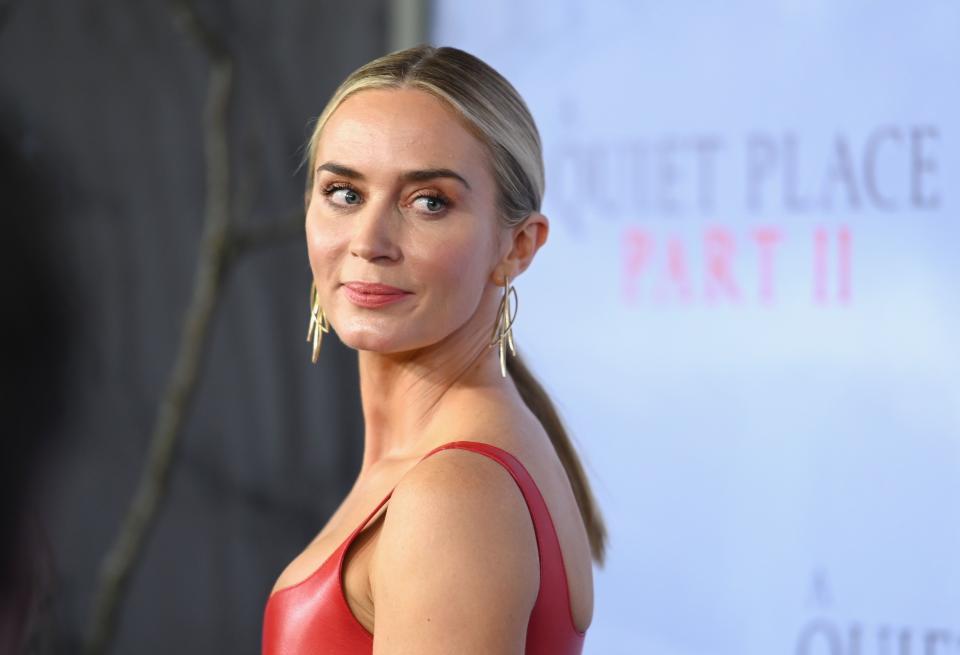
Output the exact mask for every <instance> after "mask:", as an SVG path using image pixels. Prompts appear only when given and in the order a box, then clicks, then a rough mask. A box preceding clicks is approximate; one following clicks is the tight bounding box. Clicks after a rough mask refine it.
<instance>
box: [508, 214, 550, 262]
mask: <svg viewBox="0 0 960 655" xmlns="http://www.w3.org/2000/svg"><path fill="white" fill-rule="evenodd" d="M549 232H550V221H549V220H548V219H547V217H546V216H544V215H543V214H541V213H540V212H536V211H535V212H530V215H529V216H527V218H525V219H524V221H523V223H521V224H520V225H518V226H517V227H515V228H513V243H512V246H511V249H510V252H509V253H508V254H507V258H506V262H507V263H508V265H509V268H510V270H512V274H511V276H510V277H511V278H513V277H516V276H517V275H519V274H520V273H522V272H523V271H525V270H526V269H527V267H528V266H529V265H530V262H532V261H533V257H534V255H536V254H537V251H538V250H539V249H540V247H541V246H542V245H543V244H544V243H546V242H547V235H548V234H549Z"/></svg>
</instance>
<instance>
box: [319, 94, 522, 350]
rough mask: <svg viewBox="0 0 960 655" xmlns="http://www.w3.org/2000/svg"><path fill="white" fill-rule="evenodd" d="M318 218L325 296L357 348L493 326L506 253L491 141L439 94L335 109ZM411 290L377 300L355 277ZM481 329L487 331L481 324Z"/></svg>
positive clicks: (356, 98)
mask: <svg viewBox="0 0 960 655" xmlns="http://www.w3.org/2000/svg"><path fill="white" fill-rule="evenodd" d="M313 166H314V184H313V189H312V190H311V191H310V192H309V196H308V201H309V205H308V208H307V214H306V234H307V249H308V254H309V258H310V268H311V269H312V271H313V276H314V280H315V281H316V284H317V289H318V293H319V302H320V305H321V307H322V308H323V310H324V313H325V314H326V316H327V318H328V320H329V321H330V323H331V325H332V327H333V329H334V330H335V331H336V333H337V335H338V336H339V337H340V339H341V341H343V342H344V343H345V344H346V345H348V346H349V347H351V348H356V349H359V350H373V351H378V352H383V353H395V352H404V351H409V350H414V349H417V348H422V347H424V346H429V345H431V344H434V343H436V342H438V341H440V340H442V339H444V338H445V337H447V336H449V335H450V334H451V333H453V332H455V331H457V330H460V329H461V328H465V330H464V331H465V332H466V333H473V332H474V330H471V329H470V327H471V326H473V327H476V328H477V330H476V331H475V332H476V334H483V333H485V334H486V335H487V338H488V339H489V335H490V334H491V333H492V330H493V324H494V321H495V312H496V302H497V295H496V293H497V290H498V287H497V286H496V284H497V282H502V278H501V277H500V276H498V275H496V276H495V274H494V267H495V265H496V264H497V261H498V259H499V258H500V257H501V256H502V255H503V254H505V253H501V252H499V241H498V238H497V235H498V232H499V230H500V229H501V228H500V226H499V224H498V223H497V219H496V189H495V183H494V179H493V176H492V174H491V172H490V170H489V164H488V159H487V153H486V151H485V149H484V146H483V145H482V144H481V143H480V141H478V140H477V139H476V137H474V136H473V135H472V134H471V133H470V132H469V131H468V130H467V129H466V128H465V127H464V126H463V124H462V123H461V122H460V119H459V118H458V116H457V115H456V114H455V113H454V111H453V110H452V109H451V108H449V107H448V106H447V105H446V104H444V103H443V102H442V101H441V100H439V99H437V98H436V97H434V96H432V95H430V94H428V93H426V92H424V91H419V90H413V89H367V90H363V91H359V92H356V93H354V94H353V95H351V96H349V97H348V98H347V99H346V100H345V101H343V102H342V103H341V104H340V106H339V107H338V108H337V110H336V111H335V112H334V113H333V114H332V115H331V116H330V118H329V119H328V121H327V124H326V125H325V126H324V128H323V132H322V134H321V137H320V140H319V143H318V144H317V151H316V157H315V159H314V162H313ZM353 282H367V283H378V284H386V285H390V286H392V287H396V288H398V289H401V290H403V291H405V292H407V293H405V294H403V295H402V296H401V297H400V299H399V300H395V301H394V302H390V303H388V304H383V305H379V306H376V307H371V306H367V305H369V303H365V302H364V301H363V298H358V297H357V296H356V295H354V294H352V293H351V291H350V290H349V289H348V288H347V286H345V284H349V283H353ZM481 328H482V329H483V330H484V331H485V332H483V331H481Z"/></svg>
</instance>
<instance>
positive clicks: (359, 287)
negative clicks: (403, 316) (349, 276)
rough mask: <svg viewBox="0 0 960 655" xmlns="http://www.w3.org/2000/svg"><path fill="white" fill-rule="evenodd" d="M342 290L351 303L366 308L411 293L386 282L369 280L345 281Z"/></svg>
mask: <svg viewBox="0 0 960 655" xmlns="http://www.w3.org/2000/svg"><path fill="white" fill-rule="evenodd" d="M343 292H344V293H345V294H346V296H347V298H348V299H349V300H350V302H352V303H353V304H355V305H359V306H360V307H368V308H374V307H383V306H384V305H389V304H390V303H394V302H397V301H398V300H403V299H404V298H406V297H407V296H409V295H411V294H410V292H409V291H404V290H403V289H398V288H397V287H391V286H390V285H388V284H379V283H371V282H345V283H344V284H343Z"/></svg>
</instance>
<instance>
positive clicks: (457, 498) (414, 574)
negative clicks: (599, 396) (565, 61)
mask: <svg viewBox="0 0 960 655" xmlns="http://www.w3.org/2000/svg"><path fill="white" fill-rule="evenodd" d="M306 160H307V163H308V164H309V166H308V175H307V189H306V198H305V200H306V208H307V210H306V236H307V249H308V254H309V259H310V267H311V269H312V273H313V285H312V286H311V317H310V329H309V332H308V336H307V338H308V340H310V339H311V338H312V340H313V360H314V361H316V359H317V355H318V350H319V347H320V343H321V341H320V339H321V337H322V334H323V333H324V332H328V331H329V330H330V329H331V328H333V329H334V330H335V331H336V332H337V334H338V336H339V337H340V339H341V340H342V341H343V343H345V344H346V345H347V346H349V347H351V348H355V349H356V350H357V351H358V353H359V366H360V393H361V398H362V403H363V415H364V420H365V434H364V455H363V463H362V466H361V470H360V474H359V476H358V478H357V480H356V482H355V483H354V485H353V488H352V489H351V490H350V492H349V494H348V495H347V497H346V498H345V499H344V501H343V503H342V504H341V505H340V507H339V508H338V509H337V511H336V512H335V513H334V515H333V516H332V517H331V518H330V521H329V522H328V524H327V525H326V526H325V527H324V529H323V530H322V531H321V532H320V534H319V535H317V537H316V538H315V539H314V540H313V542H312V543H311V544H310V545H309V546H307V548H306V549H305V550H304V551H303V553H301V554H300V555H299V556H298V557H297V558H295V559H294V560H293V561H292V562H291V563H290V564H289V566H287V568H286V569H285V570H284V571H283V572H282V574H281V575H280V577H279V579H278V580H277V582H276V585H275V586H274V589H273V592H272V593H271V595H270V598H269V599H268V601H267V605H266V608H265V611H264V627H263V653H264V654H265V655H273V654H279V653H283V654H285V655H293V654H296V653H373V652H375V653H377V654H378V655H390V654H394V653H417V654H419V655H431V654H438V655H439V654H444V655H449V654H451V653H457V654H459V655H470V654H473V653H477V654H480V653H482V654H483V655H498V654H504V655H506V654H508V653H509V654H511V655H514V654H517V653H537V654H545V653H550V655H568V654H574V653H580V652H581V650H582V645H583V638H584V632H585V630H586V628H587V626H588V625H589V624H590V622H591V618H592V614H593V578H592V562H591V558H593V559H596V560H597V562H598V563H600V564H601V565H602V564H603V556H604V548H605V541H606V531H605V528H604V524H603V521H602V518H601V516H600V513H599V511H598V509H597V507H596V504H595V502H594V500H593V496H592V494H591V492H590V487H589V485H588V482H587V478H586V476H585V475H584V472H583V468H582V467H581V465H580V462H579V460H578V458H577V455H576V453H575V451H574V449H573V447H572V445H571V443H570V440H569V438H568V437H567V435H566V432H565V431H564V429H563V427H562V425H561V422H560V420H559V418H558V416H557V414H556V412H555V410H554V408H553V406H552V404H551V402H550V400H549V398H548V397H547V396H546V394H545V393H544V391H543V389H542V388H541V387H540V385H539V384H538V383H537V382H536V380H535V379H534V378H533V377H532V376H531V375H530V373H529V372H528V371H527V369H526V368H525V367H524V366H523V364H522V363H521V360H520V358H519V356H518V355H517V354H516V348H515V344H514V340H513V335H512V332H511V326H512V323H513V319H514V313H515V311H516V306H517V302H516V291H515V290H514V289H513V288H512V286H511V281H512V280H513V279H515V278H516V277H517V276H518V275H519V274H520V273H522V272H523V271H524V270H525V269H526V268H527V267H528V266H529V265H530V263H531V262H532V260H533V257H534V255H535V254H536V252H537V250H538V249H539V248H540V247H541V246H542V245H543V244H544V242H545V241H546V238H547V231H548V226H549V223H548V221H547V218H546V217H545V216H544V215H543V214H541V213H540V212H539V208H540V202H541V199H542V196H543V188H544V175H543V162H542V155H541V146H540V138H539V134H538V132H537V128H536V126H535V124H534V122H533V118H532V117H531V115H530V113H529V110H528V109H527V107H526V105H525V104H524V102H523V100H522V99H521V98H520V96H519V95H518V94H517V92H516V90H515V89H514V88H513V87H512V86H511V85H510V84H509V82H507V81H506V80H505V79H504V78H503V77H502V76H500V75H499V74H498V73H497V72H496V71H495V70H493V69H492V68H491V67H490V66H488V65H487V64H485V63H484V62H482V61H480V60H479V59H477V58H476V57H474V56H472V55H470V54H468V53H466V52H463V51H461V50H458V49H455V48H433V47H430V46H418V47H416V48H411V49H408V50H403V51H399V52H395V53H392V54H389V55H386V56H384V57H381V58H379V59H377V60H375V61H372V62H370V63H369V64H367V65H365V66H363V67H361V68H360V69H358V70H357V71H355V72H354V73H352V74H351V75H350V76H349V77H348V78H347V79H346V80H345V81H344V82H343V84H341V86H340V87H339V88H338V89H337V91H336V92H335V93H334V95H333V98H332V99H331V100H330V102H329V103H328V105H327V107H326V108H325V109H324V111H323V113H322V114H321V115H320V117H319V119H318V121H317V124H316V128H315V129H314V132H313V136H312V137H311V139H310V144H309V149H308V152H307V157H306ZM511 296H512V298H511ZM511 301H512V302H511ZM558 309H560V308H558ZM558 318H559V317H558ZM558 354H559V353H558ZM388 500H389V501H390V502H389V504H387V501H388ZM378 503H379V504H378ZM371 510H372V511H371ZM388 510H389V511H388Z"/></svg>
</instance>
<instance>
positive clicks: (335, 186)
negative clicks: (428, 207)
mask: <svg viewBox="0 0 960 655" xmlns="http://www.w3.org/2000/svg"><path fill="white" fill-rule="evenodd" d="M340 189H349V190H350V191H353V192H354V193H356V194H358V195H359V194H360V192H359V191H357V189H356V188H354V186H353V185H352V184H347V183H346V182H332V183H330V184H328V185H327V186H325V187H323V189H322V190H321V193H323V195H324V197H326V198H327V199H328V202H329V198H330V196H331V195H332V194H333V193H335V192H336V191H339V190H340ZM420 198H430V199H431V200H436V201H437V202H439V203H440V204H441V205H442V207H441V208H440V211H436V212H425V213H426V214H427V215H430V216H439V215H440V214H442V213H443V212H445V211H446V210H447V209H449V208H450V199H449V198H447V197H446V196H445V195H443V194H442V193H421V194H419V195H418V196H417V197H415V198H414V199H413V200H414V201H416V200H419V199H420ZM330 204H331V205H333V206H334V207H336V208H337V209H345V207H344V206H343V205H338V204H336V203H334V202H330Z"/></svg>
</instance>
